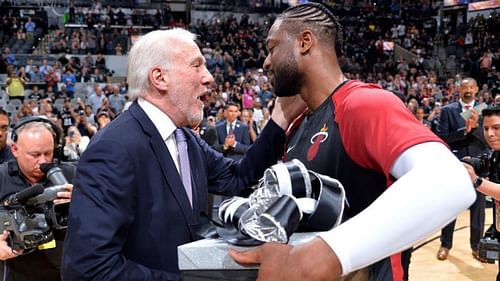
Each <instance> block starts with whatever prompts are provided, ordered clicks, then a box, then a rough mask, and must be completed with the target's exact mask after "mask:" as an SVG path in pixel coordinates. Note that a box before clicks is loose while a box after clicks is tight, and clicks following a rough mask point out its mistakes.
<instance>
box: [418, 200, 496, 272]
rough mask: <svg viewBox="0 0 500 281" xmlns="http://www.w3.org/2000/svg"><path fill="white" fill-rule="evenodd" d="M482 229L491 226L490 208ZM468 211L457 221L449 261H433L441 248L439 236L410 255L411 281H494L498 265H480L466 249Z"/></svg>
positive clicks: (433, 237)
mask: <svg viewBox="0 0 500 281" xmlns="http://www.w3.org/2000/svg"><path fill="white" fill-rule="evenodd" d="M485 221H486V222H485V228H488V227H489V226H490V225H491V224H492V222H493V218H492V214H491V208H487V209H486V220H485ZM469 233H470V230H469V211H465V212H463V213H462V214H460V216H459V217H458V218H457V224H456V227H455V234H454V236H453V248H452V249H451V251H450V255H449V256H448V259H447V260H445V261H439V260H437V258H436V253H437V250H438V248H439V246H440V242H439V235H440V234H441V232H436V233H435V234H434V235H431V236H430V237H428V238H427V239H426V240H424V241H423V242H421V243H419V244H417V245H416V247H418V246H419V245H423V246H422V247H420V248H418V249H417V250H415V251H414V252H413V255H412V259H411V264H410V279H409V280H410V281H469V280H473V281H494V280H496V279H495V278H496V275H497V271H498V265H497V264H488V263H481V262H479V261H477V260H475V259H474V258H473V257H472V255H471V249H470V246H469V236H470V234H469Z"/></svg>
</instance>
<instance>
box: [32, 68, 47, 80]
mask: <svg viewBox="0 0 500 281" xmlns="http://www.w3.org/2000/svg"><path fill="white" fill-rule="evenodd" d="M29 77H30V80H31V82H44V80H45V77H44V75H43V74H42V73H41V72H40V70H39V68H38V65H33V66H32V67H31V71H30V72H29Z"/></svg>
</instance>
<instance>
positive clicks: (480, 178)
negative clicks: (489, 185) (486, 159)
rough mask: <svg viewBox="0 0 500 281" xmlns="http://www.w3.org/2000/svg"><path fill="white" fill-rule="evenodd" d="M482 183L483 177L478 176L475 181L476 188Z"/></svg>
mask: <svg viewBox="0 0 500 281" xmlns="http://www.w3.org/2000/svg"><path fill="white" fill-rule="evenodd" d="M481 184H483V178H482V177H477V178H476V180H475V181H474V184H473V186H474V188H476V189H477V188H478V187H480V186H481Z"/></svg>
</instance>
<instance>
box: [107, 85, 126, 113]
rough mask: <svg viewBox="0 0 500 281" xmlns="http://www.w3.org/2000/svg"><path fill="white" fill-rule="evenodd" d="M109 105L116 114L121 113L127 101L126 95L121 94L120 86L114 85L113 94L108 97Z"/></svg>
mask: <svg viewBox="0 0 500 281" xmlns="http://www.w3.org/2000/svg"><path fill="white" fill-rule="evenodd" d="M108 100H109V106H110V108H111V110H112V111H113V112H114V113H115V114H120V113H121V112H122V111H123V107H124V106H125V103H126V102H127V101H126V100H125V96H124V95H120V88H118V86H113V88H112V92H111V95H110V96H109V97H108Z"/></svg>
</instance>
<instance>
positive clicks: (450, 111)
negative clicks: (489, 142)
mask: <svg viewBox="0 0 500 281" xmlns="http://www.w3.org/2000/svg"><path fill="white" fill-rule="evenodd" d="M459 91H460V100H459V101H457V102H453V103H450V104H448V105H446V106H444V107H443V108H442V109H441V116H440V122H439V127H438V135H439V136H440V137H441V138H442V139H443V140H444V141H445V142H446V143H447V144H448V145H449V146H450V149H451V150H452V152H453V153H454V154H455V156H457V158H458V159H462V158H464V157H465V156H479V155H481V154H484V153H486V152H487V151H488V150H487V149H488V148H487V146H486V143H485V141H484V136H483V132H482V130H481V126H479V114H478V113H477V112H475V110H474V109H473V108H474V107H475V106H477V105H478V104H477V102H476V101H475V98H476V94H477V92H478V86H477V82H476V80H474V79H473V78H465V79H463V80H462V82H461V84H460V89H459ZM469 113H470V117H468V118H467V119H464V117H463V116H466V117H467V115H469ZM476 196H477V197H476V201H475V202H474V204H472V206H470V208H469V209H470V247H471V249H472V256H473V257H474V258H476V259H479V256H478V243H479V239H481V237H482V236H483V232H484V206H485V201H484V195H483V194H481V193H479V192H477V191H476ZM454 231H455V220H453V221H452V222H451V223H450V224H448V225H447V226H445V227H444V228H443V229H442V230H441V247H440V248H439V250H438V252H437V255H436V257H437V259H438V260H446V259H447V258H448V254H449V251H450V249H451V247H452V245H453V232H454Z"/></svg>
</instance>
